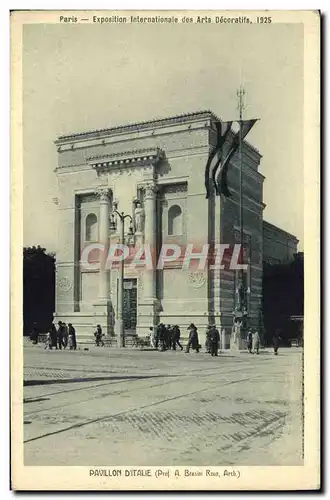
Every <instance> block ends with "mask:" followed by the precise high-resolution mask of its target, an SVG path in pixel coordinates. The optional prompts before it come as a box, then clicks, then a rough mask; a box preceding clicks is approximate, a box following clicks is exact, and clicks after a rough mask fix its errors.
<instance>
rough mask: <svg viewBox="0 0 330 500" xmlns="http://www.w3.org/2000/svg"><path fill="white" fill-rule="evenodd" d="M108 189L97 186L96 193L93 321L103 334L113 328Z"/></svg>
mask: <svg viewBox="0 0 330 500" xmlns="http://www.w3.org/2000/svg"><path fill="white" fill-rule="evenodd" d="M110 193H111V191H110V189H109V188H99V189H98V190H97V195H98V196H99V199H100V215H99V224H98V226H99V241H98V243H99V244H100V245H101V249H100V267H99V293H98V297H97V300H96V302H95V303H94V317H95V323H96V324H100V325H101V327H102V330H103V333H104V334H105V335H109V334H110V333H112V330H113V312H112V306H111V297H110V270H109V269H107V265H106V264H107V257H108V252H109V236H110V235H109V212H110Z"/></svg>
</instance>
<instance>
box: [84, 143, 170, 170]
mask: <svg viewBox="0 0 330 500" xmlns="http://www.w3.org/2000/svg"><path fill="white" fill-rule="evenodd" d="M164 158H165V153H164V151H163V150H161V149H159V148H145V149H136V150H135V151H124V152H122V153H111V154H107V155H101V156H94V157H91V158H88V159H87V162H88V163H89V165H91V166H92V168H93V169H95V170H96V171H97V172H98V173H99V172H104V171H107V170H115V169H122V168H132V167H139V166H144V167H145V166H147V165H149V166H154V165H156V164H157V163H158V162H159V161H160V160H162V159H164Z"/></svg>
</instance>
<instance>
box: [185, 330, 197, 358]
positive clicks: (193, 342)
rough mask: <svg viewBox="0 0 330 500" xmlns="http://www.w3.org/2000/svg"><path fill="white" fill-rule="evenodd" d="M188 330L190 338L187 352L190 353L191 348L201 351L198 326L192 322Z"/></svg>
mask: <svg viewBox="0 0 330 500" xmlns="http://www.w3.org/2000/svg"><path fill="white" fill-rule="evenodd" d="M187 330H189V339H188V344H187V347H186V353H189V350H190V348H192V349H194V350H195V351H196V352H199V342H198V332H197V327H196V326H195V325H194V323H191V324H190V325H189V326H188V328H187Z"/></svg>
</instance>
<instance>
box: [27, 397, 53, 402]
mask: <svg viewBox="0 0 330 500" xmlns="http://www.w3.org/2000/svg"><path fill="white" fill-rule="evenodd" d="M49 400H50V398H24V399H23V403H39V402H40V401H49Z"/></svg>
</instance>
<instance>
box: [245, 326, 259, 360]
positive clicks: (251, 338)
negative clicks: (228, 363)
mask: <svg viewBox="0 0 330 500" xmlns="http://www.w3.org/2000/svg"><path fill="white" fill-rule="evenodd" d="M247 348H248V352H249V353H250V354H259V349H260V335H259V332H258V331H257V330H252V328H250V329H249V330H248V334H247Z"/></svg>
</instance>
